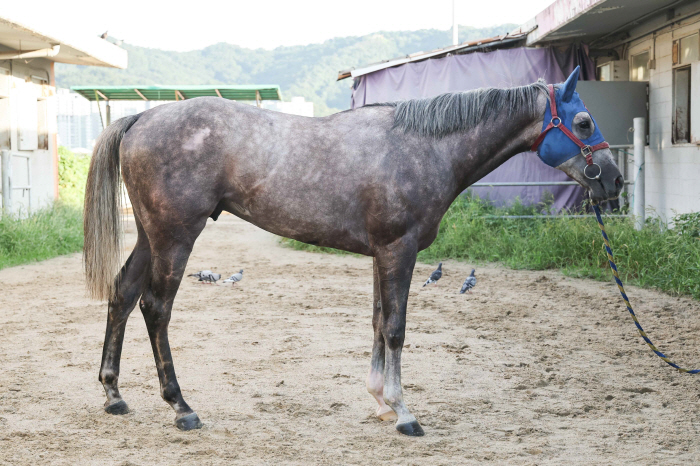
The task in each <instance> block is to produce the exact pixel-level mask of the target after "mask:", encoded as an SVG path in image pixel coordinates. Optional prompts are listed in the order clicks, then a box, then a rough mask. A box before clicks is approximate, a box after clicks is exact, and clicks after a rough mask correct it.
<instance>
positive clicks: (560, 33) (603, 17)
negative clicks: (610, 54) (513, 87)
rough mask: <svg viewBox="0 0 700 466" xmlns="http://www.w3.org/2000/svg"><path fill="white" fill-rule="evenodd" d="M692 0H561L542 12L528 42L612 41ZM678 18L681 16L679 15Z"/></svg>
mask: <svg viewBox="0 0 700 466" xmlns="http://www.w3.org/2000/svg"><path fill="white" fill-rule="evenodd" d="M688 3H689V1H688V0H557V1H555V2H554V3H552V4H551V5H550V6H548V7H547V8H545V9H544V10H542V11H541V12H540V13H538V14H537V15H536V16H535V18H534V20H531V21H534V22H535V23H536V24H537V28H536V29H534V30H533V31H532V32H531V33H530V34H529V35H528V38H527V45H535V44H544V43H546V42H554V41H571V40H585V41H586V42H587V43H595V42H597V43H601V42H612V40H615V39H622V38H625V37H626V36H625V31H626V30H629V29H631V28H633V27H635V26H638V25H639V24H640V23H642V22H643V21H645V20H647V19H648V18H651V17H652V16H654V15H659V14H662V13H663V14H665V12H666V11H668V10H669V8H672V7H676V6H681V5H682V4H688ZM676 19H677V18H676Z"/></svg>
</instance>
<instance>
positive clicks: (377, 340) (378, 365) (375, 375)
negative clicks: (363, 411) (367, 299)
mask: <svg viewBox="0 0 700 466" xmlns="http://www.w3.org/2000/svg"><path fill="white" fill-rule="evenodd" d="M373 262H374V303H373V308H372V311H373V314H372V327H373V328H374V344H373V346H372V363H371V366H370V369H369V374H367V391H368V392H369V393H370V394H371V395H372V396H373V397H374V399H375V400H377V404H379V407H378V408H377V417H378V418H379V419H381V420H382V421H388V420H395V419H396V418H397V416H396V413H395V412H394V410H393V409H391V407H390V406H389V405H387V404H386V402H385V401H384V353H385V348H386V344H385V342H384V334H383V333H382V327H383V321H382V300H381V294H380V293H381V292H380V289H379V273H378V270H377V259H374V261H373Z"/></svg>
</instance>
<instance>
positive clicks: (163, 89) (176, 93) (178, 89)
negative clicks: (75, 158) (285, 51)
mask: <svg viewBox="0 0 700 466" xmlns="http://www.w3.org/2000/svg"><path fill="white" fill-rule="evenodd" d="M71 90H72V91H75V92H77V93H78V94H80V95H82V96H83V97H85V98H86V99H88V100H184V99H192V98H194V97H223V98H224V99H229V100H257V97H258V93H259V96H260V99H261V100H282V95H281V93H280V87H279V86H278V85H276V84H250V85H238V86H224V85H221V86H216V85H209V86H73V87H71Z"/></svg>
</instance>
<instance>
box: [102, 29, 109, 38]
mask: <svg viewBox="0 0 700 466" xmlns="http://www.w3.org/2000/svg"><path fill="white" fill-rule="evenodd" d="M108 32H109V31H105V32H103V33H102V34H101V35H100V39H106V38H107V35H108V34H107V33H108Z"/></svg>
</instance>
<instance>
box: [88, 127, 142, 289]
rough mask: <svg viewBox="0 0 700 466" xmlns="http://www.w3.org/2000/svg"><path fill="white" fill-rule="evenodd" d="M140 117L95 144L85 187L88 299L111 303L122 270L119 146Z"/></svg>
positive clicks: (104, 134)
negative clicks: (118, 275) (117, 276)
mask: <svg viewBox="0 0 700 466" xmlns="http://www.w3.org/2000/svg"><path fill="white" fill-rule="evenodd" d="M139 116H141V115H140V114H139V115H132V116H128V117H124V118H121V119H119V120H117V121H115V122H114V123H112V124H111V125H109V126H108V127H107V128H105V130H104V131H102V134H100V137H99V138H98V139H97V142H96V143H95V149H94V150H93V152H92V160H91V162H90V171H89V172H88V178H87V185H86V186H85V210H84V212H83V229H84V235H85V246H84V248H83V265H84V267H85V280H86V283H87V291H88V295H89V296H90V297H92V298H94V299H99V300H109V299H111V298H112V297H113V296H114V293H115V291H116V285H117V280H116V279H115V277H116V275H117V273H118V272H119V268H120V266H121V253H122V236H121V233H122V232H121V173H120V169H119V144H120V143H121V140H122V138H123V137H124V134H126V132H127V131H128V130H129V128H131V126H132V125H133V124H134V123H136V120H138V119H139Z"/></svg>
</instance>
